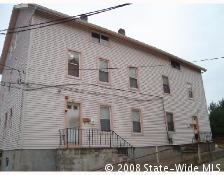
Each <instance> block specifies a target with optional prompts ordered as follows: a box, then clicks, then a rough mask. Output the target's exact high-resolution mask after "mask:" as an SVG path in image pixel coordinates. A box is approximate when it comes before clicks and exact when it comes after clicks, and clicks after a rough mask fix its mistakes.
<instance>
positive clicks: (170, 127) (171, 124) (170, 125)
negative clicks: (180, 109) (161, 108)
mask: <svg viewBox="0 0 224 175" xmlns="http://www.w3.org/2000/svg"><path fill="white" fill-rule="evenodd" d="M166 120H167V121H166V122H167V127H168V131H174V122H173V113H170V112H166Z"/></svg>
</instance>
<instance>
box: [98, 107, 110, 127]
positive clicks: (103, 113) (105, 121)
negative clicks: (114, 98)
mask: <svg viewBox="0 0 224 175" xmlns="http://www.w3.org/2000/svg"><path fill="white" fill-rule="evenodd" d="M100 126H101V131H110V107H109V106H105V105H101V106H100Z"/></svg>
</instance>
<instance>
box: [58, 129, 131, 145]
mask: <svg viewBox="0 0 224 175" xmlns="http://www.w3.org/2000/svg"><path fill="white" fill-rule="evenodd" d="M59 133H60V146H63V147H73V146H74V147H109V148H112V147H116V148H121V147H132V145H131V144H130V143H128V142H127V141H126V140H125V139H123V138H122V137H121V136H119V135H118V134H117V133H115V132H114V131H100V130H97V129H77V128H66V129H60V130H59Z"/></svg>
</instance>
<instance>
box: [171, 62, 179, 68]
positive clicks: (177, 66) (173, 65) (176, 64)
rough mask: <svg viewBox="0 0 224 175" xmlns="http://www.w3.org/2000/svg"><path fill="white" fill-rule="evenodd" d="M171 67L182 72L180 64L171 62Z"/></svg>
mask: <svg viewBox="0 0 224 175" xmlns="http://www.w3.org/2000/svg"><path fill="white" fill-rule="evenodd" d="M171 66H172V68H175V69H178V70H180V63H179V62H176V61H173V60H171Z"/></svg>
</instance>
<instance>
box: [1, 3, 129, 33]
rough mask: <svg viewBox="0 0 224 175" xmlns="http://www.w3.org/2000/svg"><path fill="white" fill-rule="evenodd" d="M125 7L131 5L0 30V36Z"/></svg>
mask: <svg viewBox="0 0 224 175" xmlns="http://www.w3.org/2000/svg"><path fill="white" fill-rule="evenodd" d="M127 5H131V3H125V4H121V5H117V6H113V7H109V8H105V9H101V10H96V11H92V12H88V13H84V14H80V15H76V16H69V17H65V18H59V19H55V20H51V21H47V22H41V23H37V24H31V25H24V26H19V27H14V28H9V29H2V30H0V32H1V33H0V34H2V35H6V34H11V33H19V32H25V31H29V30H34V29H40V28H44V27H48V26H52V25H57V24H61V23H66V22H70V21H73V20H76V19H79V18H80V17H82V16H92V15H96V14H99V13H103V12H107V11H110V10H114V9H116V8H120V7H124V6H127ZM45 24H46V25H45ZM36 26H37V27H36ZM30 27H31V28H30ZM17 29H19V30H17ZM15 30H16V31H15ZM6 31H7V33H6Z"/></svg>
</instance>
